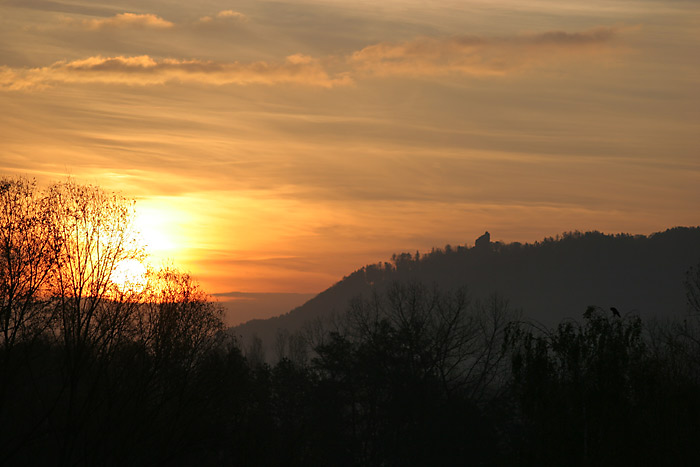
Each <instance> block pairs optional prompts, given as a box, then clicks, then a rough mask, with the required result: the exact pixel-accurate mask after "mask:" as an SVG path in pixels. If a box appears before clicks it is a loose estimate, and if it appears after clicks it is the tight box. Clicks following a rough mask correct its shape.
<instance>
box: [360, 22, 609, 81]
mask: <svg viewBox="0 0 700 467" xmlns="http://www.w3.org/2000/svg"><path fill="white" fill-rule="evenodd" d="M617 35H618V30H617V29H615V28H609V27H601V28H596V29H593V30H589V31H583V32H574V33H569V32H564V31H551V32H546V33H542V34H531V35H521V36H512V37H504V38H495V39H494V38H484V37H477V36H452V37H441V38H431V37H419V38H416V39H413V40H410V41H406V42H400V43H388V42H382V43H379V44H374V45H370V46H367V47H365V48H363V49H361V50H359V51H357V52H355V53H353V54H352V55H351V56H350V57H349V62H350V63H351V65H352V66H353V67H354V68H355V69H356V70H358V71H361V72H364V73H366V74H371V75H378V76H390V75H394V76H395V75H407V76H437V75H447V74H461V75H473V76H502V75H506V74H509V73H513V72H517V71H521V70H523V69H526V68H531V67H537V66H542V65H546V64H550V63H556V62H559V61H561V60H577V59H580V58H581V57H582V56H584V55H600V54H602V53H606V52H608V51H609V50H610V43H611V42H612V41H613V40H614V39H615V38H616V37H617Z"/></svg>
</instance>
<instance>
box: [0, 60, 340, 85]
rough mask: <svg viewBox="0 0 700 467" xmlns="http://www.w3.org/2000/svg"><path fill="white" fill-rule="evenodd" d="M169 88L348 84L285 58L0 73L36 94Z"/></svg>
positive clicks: (88, 63)
mask: <svg viewBox="0 0 700 467" xmlns="http://www.w3.org/2000/svg"><path fill="white" fill-rule="evenodd" d="M169 82H181V83H201V84H212V85H224V84H238V85H247V84H268V85H271V84H282V83H293V84H301V85H309V86H321V87H333V86H338V85H346V84H349V83H350V79H349V78H348V77H347V76H345V75H339V76H336V77H333V76H329V74H328V73H327V72H326V70H325V69H324V68H323V67H322V65H321V64H320V63H319V62H318V61H317V60H315V59H313V58H312V57H309V56H306V55H301V54H296V55H290V56H288V57H287V58H286V59H285V61H284V62H281V63H268V62H263V61H260V62H252V63H240V62H214V61H204V60H180V59H173V58H164V59H156V58H153V57H150V56H148V55H140V56H131V57H128V56H117V57H102V56H95V57H89V58H86V59H83V60H74V61H59V62H56V63H54V64H52V65H50V66H48V67H42V68H30V69H11V68H8V67H0V88H4V89H9V90H22V89H33V88H41V87H46V86H49V85H52V84H56V83H102V84H126V85H135V86H147V85H159V84H165V83H169Z"/></svg>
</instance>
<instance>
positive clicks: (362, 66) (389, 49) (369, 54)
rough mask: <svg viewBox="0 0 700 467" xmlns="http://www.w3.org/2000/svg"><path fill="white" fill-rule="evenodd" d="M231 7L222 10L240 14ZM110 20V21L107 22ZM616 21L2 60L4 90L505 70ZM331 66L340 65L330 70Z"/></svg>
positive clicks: (546, 60) (530, 64)
mask: <svg viewBox="0 0 700 467" xmlns="http://www.w3.org/2000/svg"><path fill="white" fill-rule="evenodd" d="M239 15H240V14H239V13H237V12H234V11H232V10H226V11H223V12H220V13H219V14H218V15H217V17H222V18H239ZM90 21H101V22H98V23H90V26H89V27H90V28H103V27H127V26H134V25H140V26H144V27H145V26H146V25H148V26H147V27H170V26H168V25H172V23H169V22H167V21H165V20H163V19H162V18H159V17H157V16H154V15H132V14H129V13H125V14H123V15H117V16H115V17H112V18H108V19H106V20H90ZM107 25H109V26H107ZM618 35H619V30H618V29H616V28H597V29H592V30H588V31H583V32H573V33H570V32H563V31H552V32H546V33H542V34H530V35H520V36H511V37H503V38H495V39H494V38H484V37H477V36H450V37H439V38H430V37H419V38H416V39H413V40H410V41H406V42H400V43H387V42H382V43H378V44H374V45H370V46H367V47H365V48H363V49H361V50H358V51H356V52H354V53H351V54H349V55H347V56H346V57H344V58H341V60H340V61H338V60H337V59H332V58H328V59H326V60H319V59H316V58H313V57H310V56H308V55H304V54H294V55H290V56H287V57H286V59H285V60H284V61H283V62H276V63H275V62H266V61H257V62H247V63H243V62H238V61H235V62H218V61H208V60H198V59H177V58H154V57H151V56H149V55H139V56H123V55H120V56H115V57H103V56H100V55H98V56H93V57H89V58H86V59H82V60H74V61H58V62H55V63H53V64H52V65H50V66H46V67H40V68H29V69H17V68H9V67H0V89H5V90H30V89H36V88H43V87H47V86H50V85H54V84H60V83H86V84H89V83H100V84H126V85H134V86H149V85H163V84H166V83H173V82H175V83H196V84H205V85H228V84H234V85H250V84H266V85H276V84H289V83H292V84H299V85H307V86H319V87H326V88H331V87H335V86H344V85H349V84H353V83H354V82H355V81H356V80H357V79H361V78H362V77H367V76H379V77H389V76H407V77H411V76H443V75H464V76H487V77H488V76H504V75H508V74H513V73H519V72H522V71H524V70H528V69H537V68H542V67H547V66H551V65H556V64H560V63H564V62H571V61H576V62H577V61H580V60H582V59H584V58H585V59H588V60H595V59H599V58H600V57H604V56H606V55H607V54H609V53H611V52H612V51H613V47H612V45H611V43H612V42H613V41H614V40H615V39H616V38H617V36H618ZM330 66H332V67H333V69H334V72H331V71H330Z"/></svg>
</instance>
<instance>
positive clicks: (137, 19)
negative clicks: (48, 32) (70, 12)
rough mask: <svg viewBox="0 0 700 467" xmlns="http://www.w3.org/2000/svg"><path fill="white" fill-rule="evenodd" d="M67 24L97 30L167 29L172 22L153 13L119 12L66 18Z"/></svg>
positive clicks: (172, 25) (170, 26) (172, 24)
mask: <svg viewBox="0 0 700 467" xmlns="http://www.w3.org/2000/svg"><path fill="white" fill-rule="evenodd" d="M66 22H68V23H69V24H75V23H77V24H79V25H80V26H82V27H83V28H85V29H88V30H91V31H99V30H103V29H169V28H172V27H174V26H175V24H174V23H172V22H170V21H168V20H165V19H163V18H161V17H160V16H157V15H153V14H136V13H120V14H117V15H114V16H111V17H109V18H93V19H84V20H81V21H77V20H74V19H68V20H66Z"/></svg>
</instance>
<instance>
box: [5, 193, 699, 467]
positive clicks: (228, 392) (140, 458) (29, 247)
mask: <svg viewBox="0 0 700 467" xmlns="http://www.w3.org/2000/svg"><path fill="white" fill-rule="evenodd" d="M58 194H60V198H59V199H60V200H61V201H60V204H61V206H63V207H64V208H66V209H67V207H70V209H69V210H68V211H66V212H63V214H61V215H60V216H56V214H57V213H59V214H60V213H61V211H59V210H58V207H54V208H52V209H37V208H36V206H39V205H40V204H41V203H48V202H51V199H52V198H51V197H52V196H58ZM0 195H1V196H2V197H3V198H2V199H3V203H4V207H3V209H4V211H2V213H0V216H2V218H1V221H2V225H1V227H2V230H1V231H0V233H1V234H2V236H1V238H0V258H1V259H0V273H1V274H2V275H1V276H0V318H1V323H0V333H1V337H0V343H1V344H2V346H1V347H0V421H1V422H2V423H0V464H2V465H55V464H59V465H305V466H306V465H341V466H342V465H533V466H534V465H537V466H539V465H698V462H700V451H698V450H697V440H698V439H700V326H699V324H700V269H698V268H694V269H692V270H690V271H689V273H688V276H687V283H686V290H687V294H688V302H689V305H690V307H689V308H690V313H689V314H688V316H687V319H685V320H684V321H679V322H671V323H658V322H651V321H642V319H641V318H639V317H638V316H636V315H634V314H625V313H620V312H619V311H618V310H617V309H607V308H606V309H602V308H597V307H589V308H588V309H587V310H581V311H582V313H581V318H580V320H578V321H565V322H562V323H561V324H559V325H558V326H556V327H549V328H547V327H538V326H533V325H531V324H527V323H525V322H523V321H522V319H521V317H520V316H519V315H518V313H517V312H515V311H514V310H512V309H511V308H510V307H509V305H508V302H507V300H505V299H503V298H502V297H499V296H497V295H492V296H491V297H490V298H488V299H487V300H484V301H471V300H470V298H469V295H468V294H467V293H466V291H465V290H464V289H460V288H451V289H437V288H431V287H427V286H424V285H421V284H420V283H410V282H404V283H401V282H397V283H394V284H393V285H392V286H390V287H388V288H386V289H383V290H382V291H380V292H377V293H376V294H374V295H371V296H370V297H369V298H364V299H362V298H358V299H355V300H353V301H352V302H351V303H350V304H349V305H348V307H347V311H346V312H345V313H344V314H342V315H339V316H338V317H337V318H336V319H335V320H326V321H325V322H321V321H317V322H316V323H315V324H314V325H309V326H307V327H306V328H305V329H304V330H303V331H300V332H295V333H291V334H290V333H287V332H284V331H280V332H279V333H278V335H277V338H276V340H275V343H274V352H273V353H274V355H269V356H267V357H268V358H266V355H265V351H264V350H263V349H264V347H263V345H262V343H261V342H260V341H259V340H253V341H252V343H251V344H250V345H249V346H246V348H243V349H242V348H241V347H240V346H239V345H238V343H237V342H236V340H235V338H234V336H231V335H230V334H228V333H226V332H224V331H223V330H222V328H221V324H220V323H221V321H220V314H219V310H218V308H217V307H216V306H215V305H214V304H212V303H211V302H209V301H208V300H207V296H206V295H205V294H203V293H202V292H201V291H200V290H199V288H198V287H197V286H196V284H195V283H193V282H192V280H191V279H190V278H189V277H188V276H187V275H185V274H182V273H179V272H177V271H173V270H165V271H158V272H153V273H149V276H148V282H147V283H146V284H141V285H139V286H138V287H136V286H134V287H125V286H124V285H123V284H121V285H119V286H117V285H116V284H114V283H113V282H112V281H111V280H110V275H111V271H113V268H115V264H117V263H118V262H119V261H121V260H122V259H121V258H122V257H133V256H134V255H137V254H138V251H137V249H131V248H130V247H129V248H127V247H122V246H119V245H127V246H128V242H127V241H126V240H124V242H121V241H119V242H117V241H116V240H115V239H117V238H122V239H127V238H128V236H122V237H120V235H121V233H120V232H126V231H127V230H128V229H127V230H124V229H123V228H122V227H119V226H125V225H127V224H120V223H117V224H115V225H116V226H117V227H118V228H117V229H116V230H114V227H110V226H109V225H108V224H105V223H102V221H101V220H100V219H107V218H109V216H106V215H105V213H106V212H107V211H105V209H107V208H108V207H109V206H122V203H121V201H119V200H118V199H115V198H110V197H108V196H106V195H105V194H104V193H103V192H101V191H100V190H97V189H92V188H89V187H78V186H75V185H73V184H71V183H68V184H59V185H56V186H54V187H52V189H51V190H49V192H48V193H42V194H37V192H36V190H35V189H34V188H33V186H32V185H31V184H30V183H28V182H26V181H23V180H19V181H17V180H10V181H7V180H4V181H3V184H2V186H0ZM109 199H112V200H115V203H111V202H106V201H105V200H109ZM101 200H102V201H101ZM13 203H14V204H13ZM103 203H106V204H103ZM110 209H111V208H110ZM116 212H117V214H118V213H120V212H121V213H123V215H124V216H126V217H128V215H127V214H128V212H127V211H120V210H117V211H116ZM46 213H51V215H52V216H54V217H51V218H46V217H45V215H46ZM96 214H97V217H95V215H96ZM112 219H114V217H112ZM107 234H109V235H107ZM98 238H99V239H101V240H93V239H98ZM105 239H109V240H108V241H109V242H113V243H108V245H111V247H110V248H107V249H105V245H106V244H105V243H104V242H105V241H107V240H105ZM114 242H116V243H114ZM108 252H111V253H109V254H108ZM110 255H117V256H110ZM110 258H111V259H110ZM268 362H274V364H270V363H268Z"/></svg>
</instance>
